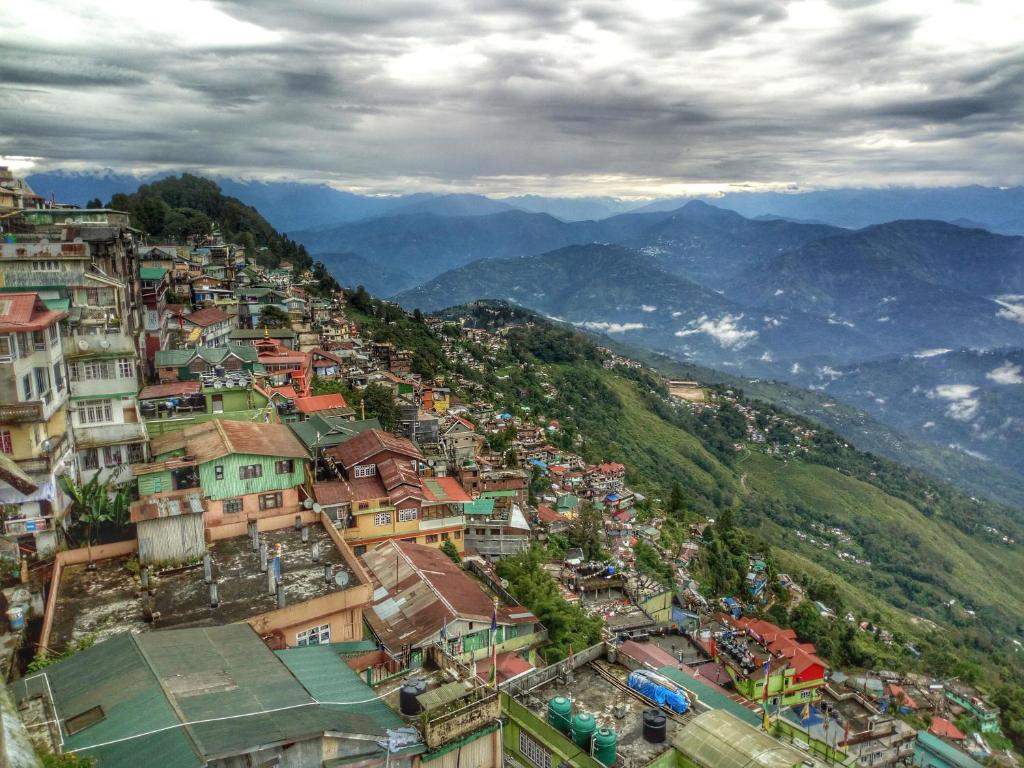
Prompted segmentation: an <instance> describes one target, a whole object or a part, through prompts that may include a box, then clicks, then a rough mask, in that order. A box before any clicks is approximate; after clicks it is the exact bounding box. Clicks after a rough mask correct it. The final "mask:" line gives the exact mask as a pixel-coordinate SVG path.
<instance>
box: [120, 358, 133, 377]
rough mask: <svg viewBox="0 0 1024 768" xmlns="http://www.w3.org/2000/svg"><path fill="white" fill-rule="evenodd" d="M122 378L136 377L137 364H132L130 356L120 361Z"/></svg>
mask: <svg viewBox="0 0 1024 768" xmlns="http://www.w3.org/2000/svg"><path fill="white" fill-rule="evenodd" d="M118 366H119V368H120V373H121V378H122V379H134V378H135V366H134V365H133V364H132V361H131V359H130V358H121V359H120V360H119V361H118Z"/></svg>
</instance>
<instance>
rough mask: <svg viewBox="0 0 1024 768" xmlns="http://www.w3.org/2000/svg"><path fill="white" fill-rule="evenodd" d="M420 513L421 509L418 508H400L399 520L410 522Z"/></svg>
mask: <svg viewBox="0 0 1024 768" xmlns="http://www.w3.org/2000/svg"><path fill="white" fill-rule="evenodd" d="M418 515H419V511H418V510H416V509H400V510H398V522H400V523H408V522H410V521H412V520H415V519H416V518H417V517H418Z"/></svg>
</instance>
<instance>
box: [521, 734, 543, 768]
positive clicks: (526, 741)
mask: <svg viewBox="0 0 1024 768" xmlns="http://www.w3.org/2000/svg"><path fill="white" fill-rule="evenodd" d="M519 754H521V755H522V756H523V757H525V758H526V759H527V760H529V761H530V762H531V763H533V764H534V765H535V766H537V768H551V753H550V752H548V751H547V750H546V749H545V748H544V747H543V746H542V745H541V744H540V742H537V741H534V740H533V738H532V737H531V736H530V734H529V733H527V732H526V731H523V730H520V731H519Z"/></svg>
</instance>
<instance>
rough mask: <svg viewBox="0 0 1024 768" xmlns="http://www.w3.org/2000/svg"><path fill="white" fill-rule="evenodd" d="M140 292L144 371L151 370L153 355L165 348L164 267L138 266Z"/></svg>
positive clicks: (166, 271)
mask: <svg viewBox="0 0 1024 768" xmlns="http://www.w3.org/2000/svg"><path fill="white" fill-rule="evenodd" d="M139 282H140V284H141V293H142V307H143V309H142V313H143V328H144V329H145V333H146V339H145V350H146V358H145V360H146V372H147V373H152V371H153V357H154V356H155V355H156V353H157V352H158V351H159V350H161V349H166V348H167V342H168V338H169V334H168V325H167V320H168V317H167V292H168V290H169V289H170V285H171V283H170V280H169V279H168V270H167V268H166V267H145V266H143V267H139Z"/></svg>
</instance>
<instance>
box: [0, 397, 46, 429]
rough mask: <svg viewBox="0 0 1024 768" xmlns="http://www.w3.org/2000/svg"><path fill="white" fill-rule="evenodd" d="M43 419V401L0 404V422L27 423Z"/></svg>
mask: <svg viewBox="0 0 1024 768" xmlns="http://www.w3.org/2000/svg"><path fill="white" fill-rule="evenodd" d="M42 420H43V401H42V400H33V401H32V402H30V403H5V404H4V405H0V424H27V423H31V422H34V421H42Z"/></svg>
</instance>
